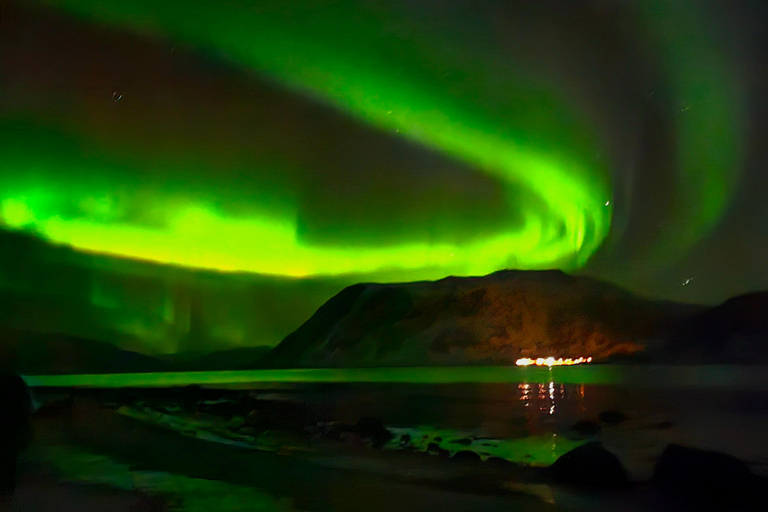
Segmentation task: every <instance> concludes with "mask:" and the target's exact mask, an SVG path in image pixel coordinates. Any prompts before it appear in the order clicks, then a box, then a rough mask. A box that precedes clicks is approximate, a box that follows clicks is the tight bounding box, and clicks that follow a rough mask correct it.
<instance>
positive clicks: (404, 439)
mask: <svg viewBox="0 0 768 512" xmlns="http://www.w3.org/2000/svg"><path fill="white" fill-rule="evenodd" d="M409 444H411V435H410V434H403V435H402V436H400V446H407V445H409Z"/></svg>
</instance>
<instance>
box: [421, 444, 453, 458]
mask: <svg viewBox="0 0 768 512" xmlns="http://www.w3.org/2000/svg"><path fill="white" fill-rule="evenodd" d="M427 453H429V454H430V455H440V456H442V457H448V456H449V455H450V454H451V452H449V451H448V450H444V449H443V448H440V445H438V444H437V443H429V444H428V445H427Z"/></svg>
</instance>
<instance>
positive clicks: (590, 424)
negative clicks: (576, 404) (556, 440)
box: [565, 420, 602, 439]
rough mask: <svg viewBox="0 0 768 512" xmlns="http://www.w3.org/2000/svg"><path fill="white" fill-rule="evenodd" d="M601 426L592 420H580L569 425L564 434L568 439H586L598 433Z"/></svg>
mask: <svg viewBox="0 0 768 512" xmlns="http://www.w3.org/2000/svg"><path fill="white" fill-rule="evenodd" d="M601 430H602V428H601V427H600V425H598V424H597V423H595V422H594V421H589V420H580V421H577V422H576V423H574V424H573V425H571V428H569V429H568V432H566V434H565V436H566V437H567V438H568V439H586V438H588V437H594V436H596V435H597V434H599V433H600V431H601Z"/></svg>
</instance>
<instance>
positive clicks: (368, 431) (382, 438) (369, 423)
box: [352, 416, 395, 448]
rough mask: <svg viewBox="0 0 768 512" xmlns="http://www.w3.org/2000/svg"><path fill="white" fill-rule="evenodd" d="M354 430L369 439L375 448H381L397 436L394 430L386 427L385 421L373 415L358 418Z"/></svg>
mask: <svg viewBox="0 0 768 512" xmlns="http://www.w3.org/2000/svg"><path fill="white" fill-rule="evenodd" d="M352 431H353V432H355V433H356V434H359V435H360V436H361V437H362V438H364V439H369V440H370V441H371V446H372V447H373V448H380V447H381V446H383V445H384V444H386V443H388V442H389V441H391V440H392V438H394V437H395V436H394V435H392V432H390V431H389V430H387V429H386V428H384V423H383V422H382V421H381V419H380V418H374V417H371V416H363V417H362V418H360V419H359V420H357V424H355V426H354V427H353V428H352Z"/></svg>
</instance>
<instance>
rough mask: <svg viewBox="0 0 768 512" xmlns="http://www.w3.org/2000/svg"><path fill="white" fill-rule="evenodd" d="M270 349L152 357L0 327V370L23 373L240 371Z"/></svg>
mask: <svg viewBox="0 0 768 512" xmlns="http://www.w3.org/2000/svg"><path fill="white" fill-rule="evenodd" d="M270 349H271V347H243V348H236V349H232V350H223V351H220V352H212V353H208V354H206V353H181V354H172V355H167V356H159V357H153V356H148V355H145V354H140V353H138V352H132V351H129V350H123V349H120V348H118V347H116V346H114V345H112V344H110V343H107V342H103V341H97V340H90V339H85V338H79V337H76V336H68V335H65V334H57V333H42V332H32V331H27V330H22V329H13V328H5V329H0V359H1V361H0V369H10V370H13V371H15V372H18V373H21V374H23V375H62V374H88V373H148V372H186V371H217V370H242V369H248V368H254V367H257V366H259V365H260V364H261V360H262V359H263V357H264V355H265V354H267V353H268V352H269V351H270ZM9 367H10V368H9Z"/></svg>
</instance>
